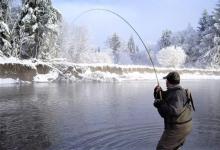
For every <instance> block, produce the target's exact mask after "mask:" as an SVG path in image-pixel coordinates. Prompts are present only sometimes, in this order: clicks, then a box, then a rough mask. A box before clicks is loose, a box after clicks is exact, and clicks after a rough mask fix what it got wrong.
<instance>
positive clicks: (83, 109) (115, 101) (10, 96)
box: [0, 80, 220, 150]
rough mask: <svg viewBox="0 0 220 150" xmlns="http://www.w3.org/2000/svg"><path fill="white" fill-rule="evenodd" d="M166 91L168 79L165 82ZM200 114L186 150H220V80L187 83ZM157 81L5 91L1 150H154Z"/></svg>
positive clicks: (1, 90) (0, 93)
mask: <svg viewBox="0 0 220 150" xmlns="http://www.w3.org/2000/svg"><path fill="white" fill-rule="evenodd" d="M161 82H162V83H163V84H162V86H163V87H165V85H164V81H161ZM182 85H183V86H184V87H187V88H189V89H191V91H192V94H193V98H194V103H195V107H196V112H195V113H194V114H193V131H192V133H191V134H190V135H189V137H188V138H187V141H186V143H185V145H184V147H183V150H197V149H198V150H217V149H219V147H220V88H219V85H220V80H185V81H183V83H182ZM154 86H155V82H153V81H138V82H135V81H133V82H114V83H112V82H109V83H107V82H104V83H99V82H76V83H71V84H67V83H40V84H26V85H25V84H24V85H17V84H8V85H1V87H0V149H1V150H154V149H155V147H156V144H157V142H158V140H159V138H160V135H161V133H162V131H163V120H162V118H160V116H159V115H158V113H157V111H156V109H155V108H154V107H153V105H152V103H153V95H152V89H153V87H154Z"/></svg>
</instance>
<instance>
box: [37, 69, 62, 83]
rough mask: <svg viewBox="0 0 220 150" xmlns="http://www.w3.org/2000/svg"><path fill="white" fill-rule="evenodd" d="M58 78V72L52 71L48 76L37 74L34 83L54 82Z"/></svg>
mask: <svg viewBox="0 0 220 150" xmlns="http://www.w3.org/2000/svg"><path fill="white" fill-rule="evenodd" d="M57 78H58V72H55V71H51V72H49V73H48V74H37V75H36V76H35V77H34V82H38V83H43V82H52V81H54V80H56V79H57Z"/></svg>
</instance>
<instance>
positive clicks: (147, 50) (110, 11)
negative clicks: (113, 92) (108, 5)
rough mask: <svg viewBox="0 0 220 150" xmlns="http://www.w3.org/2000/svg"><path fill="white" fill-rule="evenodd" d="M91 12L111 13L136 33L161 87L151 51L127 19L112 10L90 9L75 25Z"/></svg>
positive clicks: (84, 12)
mask: <svg viewBox="0 0 220 150" xmlns="http://www.w3.org/2000/svg"><path fill="white" fill-rule="evenodd" d="M91 11H104V12H109V13H111V14H113V15H115V16H117V17H119V18H120V19H122V20H123V21H124V22H125V23H126V24H127V25H128V26H129V27H130V28H131V29H132V30H133V31H134V32H135V33H136V35H137V36H138V38H139V39H140V41H141V43H142V44H143V46H144V48H145V50H146V52H147V54H148V56H149V59H150V62H151V64H152V66H153V69H154V73H155V76H156V79H157V84H158V85H160V84H159V80H158V76H157V71H156V69H155V66H154V62H153V60H152V58H151V56H150V52H149V49H148V48H147V46H146V45H145V43H144V41H143V40H142V38H141V36H140V35H139V34H138V32H137V31H136V30H135V28H134V27H133V26H132V25H131V24H130V23H129V22H128V21H127V20H126V19H125V18H123V17H122V16H121V15H119V14H118V13H116V12H114V11H112V10H108V9H98V8H97V9H89V10H86V11H83V12H82V13H80V14H79V15H78V16H77V17H76V18H75V19H74V20H73V23H74V22H75V21H76V20H77V19H79V18H80V17H81V16H83V15H84V14H87V13H89V12H91Z"/></svg>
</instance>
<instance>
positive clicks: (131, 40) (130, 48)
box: [128, 36, 136, 54]
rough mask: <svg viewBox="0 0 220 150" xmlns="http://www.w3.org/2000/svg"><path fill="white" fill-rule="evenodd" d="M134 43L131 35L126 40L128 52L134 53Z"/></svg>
mask: <svg viewBox="0 0 220 150" xmlns="http://www.w3.org/2000/svg"><path fill="white" fill-rule="evenodd" d="M135 48H136V47H135V43H134V39H133V37H132V36H131V37H130V38H129V40H128V51H129V53H130V54H134V53H135V52H136V49H135Z"/></svg>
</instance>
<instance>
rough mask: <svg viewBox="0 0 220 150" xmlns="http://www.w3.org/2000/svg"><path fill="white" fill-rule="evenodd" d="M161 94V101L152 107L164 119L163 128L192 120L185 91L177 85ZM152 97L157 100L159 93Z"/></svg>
mask: <svg viewBox="0 0 220 150" xmlns="http://www.w3.org/2000/svg"><path fill="white" fill-rule="evenodd" d="M161 92H162V100H160V101H157V102H155V103H154V106H155V107H156V108H157V109H158V112H159V114H160V115H161V117H163V118H164V122H165V127H166V126H167V125H172V124H184V123H187V122H189V121H191V120H192V114H191V112H192V108H191V105H190V103H189V102H188V97H187V94H186V90H185V89H183V88H182V87H181V86H179V85H177V86H175V87H173V88H168V90H167V91H161ZM154 96H155V98H156V99H159V93H156V92H154Z"/></svg>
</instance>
